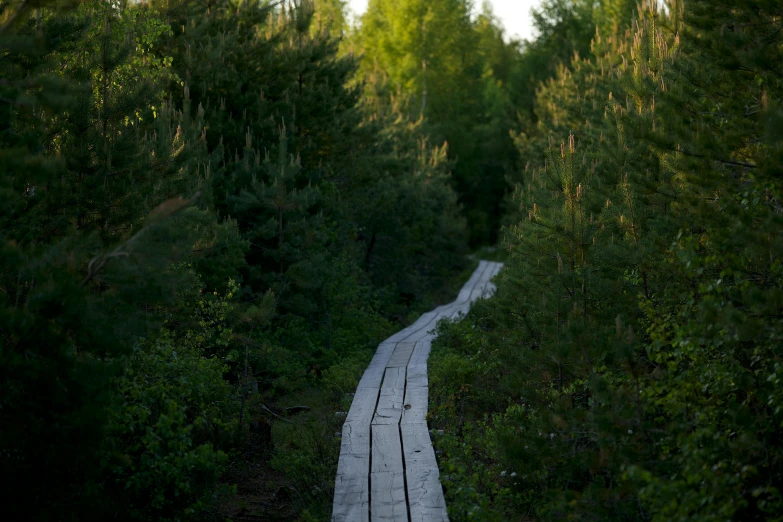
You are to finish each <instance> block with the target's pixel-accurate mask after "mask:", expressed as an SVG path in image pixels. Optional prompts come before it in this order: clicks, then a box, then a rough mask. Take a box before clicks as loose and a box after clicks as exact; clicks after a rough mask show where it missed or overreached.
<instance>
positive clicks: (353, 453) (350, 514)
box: [332, 423, 370, 522]
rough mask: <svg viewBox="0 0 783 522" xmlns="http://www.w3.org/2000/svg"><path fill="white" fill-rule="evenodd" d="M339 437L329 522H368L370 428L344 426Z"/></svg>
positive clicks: (347, 424)
mask: <svg viewBox="0 0 783 522" xmlns="http://www.w3.org/2000/svg"><path fill="white" fill-rule="evenodd" d="M342 433H343V436H342V439H341V441H340V459H339V461H338V463H337V477H336V479H335V483H334V504H333V506H334V507H333V510H332V521H333V522H352V521H354V520H358V521H369V515H370V481H369V473H370V426H368V425H363V426H354V425H352V424H349V423H345V424H344V425H343V432H342Z"/></svg>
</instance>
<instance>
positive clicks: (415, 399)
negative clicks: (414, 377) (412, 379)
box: [400, 386, 429, 426]
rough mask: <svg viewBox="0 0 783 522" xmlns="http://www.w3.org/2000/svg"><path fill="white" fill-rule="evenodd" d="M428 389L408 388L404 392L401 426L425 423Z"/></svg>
mask: <svg viewBox="0 0 783 522" xmlns="http://www.w3.org/2000/svg"><path fill="white" fill-rule="evenodd" d="M428 394H429V389H428V388H427V387H426V386H418V387H409V388H407V389H406V390H405V404H404V407H403V408H404V409H403V410H402V419H401V420H400V424H401V425H403V426H404V425H406V424H421V423H425V424H426V422H427V396H428Z"/></svg>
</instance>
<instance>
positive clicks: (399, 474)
mask: <svg viewBox="0 0 783 522" xmlns="http://www.w3.org/2000/svg"><path fill="white" fill-rule="evenodd" d="M370 485H371V489H372V496H371V499H372V502H371V503H370V512H371V517H372V522H380V521H387V520H388V521H394V522H408V504H407V502H406V501H405V472H404V471H402V470H400V471H395V472H391V471H378V472H374V473H372V475H370Z"/></svg>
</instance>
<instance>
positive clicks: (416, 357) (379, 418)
mask: <svg viewBox="0 0 783 522" xmlns="http://www.w3.org/2000/svg"><path fill="white" fill-rule="evenodd" d="M502 267H503V264H502V263H495V262H490V261H481V262H479V266H478V268H477V269H476V270H475V271H474V272H473V275H471V276H470V279H469V280H468V282H467V283H465V286H463V287H462V290H460V292H459V296H458V297H457V300H456V301H454V302H453V303H450V304H447V305H443V306H439V307H438V308H436V309H435V310H433V311H431V312H428V313H426V314H424V315H422V316H421V317H420V318H419V319H418V320H417V321H416V322H415V323H413V324H412V325H410V326H408V327H407V328H405V329H403V330H400V331H399V332H397V333H396V334H394V335H392V336H391V337H389V338H388V339H386V340H385V341H384V342H382V343H381V344H380V345H379V346H378V350H377V351H376V352H375V356H374V357H373V359H372V361H371V362H370V365H369V367H368V368H367V370H366V371H365V372H364V375H363V376H362V379H361V381H360V382H359V386H358V387H357V389H356V395H355V396H354V399H353V403H352V404H351V409H350V411H349V412H348V416H347V418H346V419H345V424H344V425H343V433H342V441H341V448H340V460H339V464H338V466H337V479H336V481H335V488H334V507H333V509H332V521H333V522H370V521H372V522H379V521H382V520H383V521H386V520H393V521H400V522H424V521H447V520H448V515H447V514H446V501H445V500H444V498H443V489H442V488H441V485H440V475H439V473H438V463H437V462H436V460H435V452H434V451H433V449H432V443H431V442H430V436H429V432H428V430H427V419H426V417H427V393H428V381H427V357H428V356H429V353H430V346H431V344H432V339H433V338H434V337H435V336H434V334H432V333H430V331H431V330H433V329H434V328H435V325H436V324H437V322H438V320H439V319H442V318H444V317H454V316H455V315H457V314H460V313H462V314H465V313H467V311H468V309H469V308H470V305H471V303H472V302H473V301H475V300H476V299H478V298H479V297H483V296H488V295H491V294H492V293H493V292H494V291H495V286H494V284H492V283H491V282H490V281H491V279H492V278H493V277H494V276H495V275H496V274H497V273H498V272H499V271H500V269H501V268H502Z"/></svg>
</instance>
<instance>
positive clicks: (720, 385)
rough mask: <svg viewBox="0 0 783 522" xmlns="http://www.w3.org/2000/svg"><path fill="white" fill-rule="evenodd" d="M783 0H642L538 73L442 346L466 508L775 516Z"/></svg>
mask: <svg viewBox="0 0 783 522" xmlns="http://www.w3.org/2000/svg"><path fill="white" fill-rule="evenodd" d="M782 17H783V11H781V5H780V3H779V2H764V1H747V2H745V1H743V2H737V1H733V0H732V1H722V0H711V1H700V0H688V1H685V2H668V3H667V9H666V10H665V11H662V10H659V9H656V8H655V6H654V5H647V6H643V7H640V9H639V11H638V14H637V15H636V16H635V17H634V20H633V23H632V24H631V25H630V26H619V27H616V28H615V30H614V31H612V32H606V31H603V30H598V31H596V32H595V33H594V34H595V36H594V38H593V43H592V46H591V47H590V51H589V53H586V54H580V55H576V56H574V57H573V59H572V60H571V61H570V63H569V64H568V65H567V66H563V67H562V68H561V69H560V70H559V71H558V73H557V74H556V76H555V77H554V78H553V79H552V80H551V81H548V82H546V83H544V84H542V85H541V86H540V88H539V89H538V90H537V91H536V97H535V99H536V102H535V114H536V116H537V122H538V123H537V126H536V128H535V129H531V130H530V132H528V133H526V134H520V135H518V136H517V144H518V146H519V148H520V155H521V156H522V157H523V158H525V159H526V161H527V162H528V165H527V167H526V168H525V170H524V173H523V174H522V175H521V176H519V177H518V178H517V180H516V190H515V196H514V206H515V208H516V210H515V211H514V213H512V214H511V215H510V216H509V218H508V223H509V225H508V227H507V228H506V231H505V235H504V237H505V240H504V244H505V248H506V250H507V252H508V256H509V257H508V260H507V263H506V267H505V269H504V270H503V271H502V272H501V274H500V275H499V276H498V278H497V279H498V280H497V286H498V292H497V295H496V297H494V298H493V299H491V300H488V301H485V302H482V303H480V304H478V305H477V306H476V307H474V309H473V310H472V311H471V312H470V314H469V315H468V317H467V318H466V320H464V321H462V322H457V323H451V324H442V325H441V326H440V330H439V331H440V337H439V338H438V340H437V341H436V345H435V347H434V351H433V355H432V359H431V364H430V372H431V381H430V382H431V389H432V395H431V398H430V422H431V424H433V425H434V427H437V428H439V429H443V430H444V435H443V436H442V437H439V438H438V439H437V440H436V442H435V444H436V447H437V448H438V450H439V451H440V452H441V455H440V465H441V473H442V477H443V482H444V488H445V491H446V497H447V503H448V505H449V513H450V516H451V517H452V519H453V520H553V519H567V520H596V521H599V520H600V521H610V520H627V521H639V520H654V521H661V522H663V521H667V522H668V521H686V520H694V521H695V520H698V521H712V520H715V521H717V520H781V518H780V517H781V512H783V498H782V497H781V487H783V462H782V461H781V458H783V447H781V439H780V437H779V432H780V430H781V428H782V427H783V410H782V409H781V405H780V404H781V403H780V401H781V400H782V399H783V397H782V396H781V388H780V369H781V361H782V359H781V357H783V353H781V335H782V334H783V330H782V329H781V327H783V322H781V317H782V316H781V312H782V311H783V290H782V288H783V285H782V284H783V280H781V275H783V273H782V272H781V266H782V265H781V254H783V252H782V251H781V246H783V242H781V237H780V234H781V230H783V209H781V206H780V198H781V173H782V171H781V165H782V164H783V141H781V136H783V126H782V125H783V113H781V105H780V103H781V99H782V97H783V69H781V64H783V60H782V58H783V54H782V53H783V41H782V40H781V20H783V18H782Z"/></svg>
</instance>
